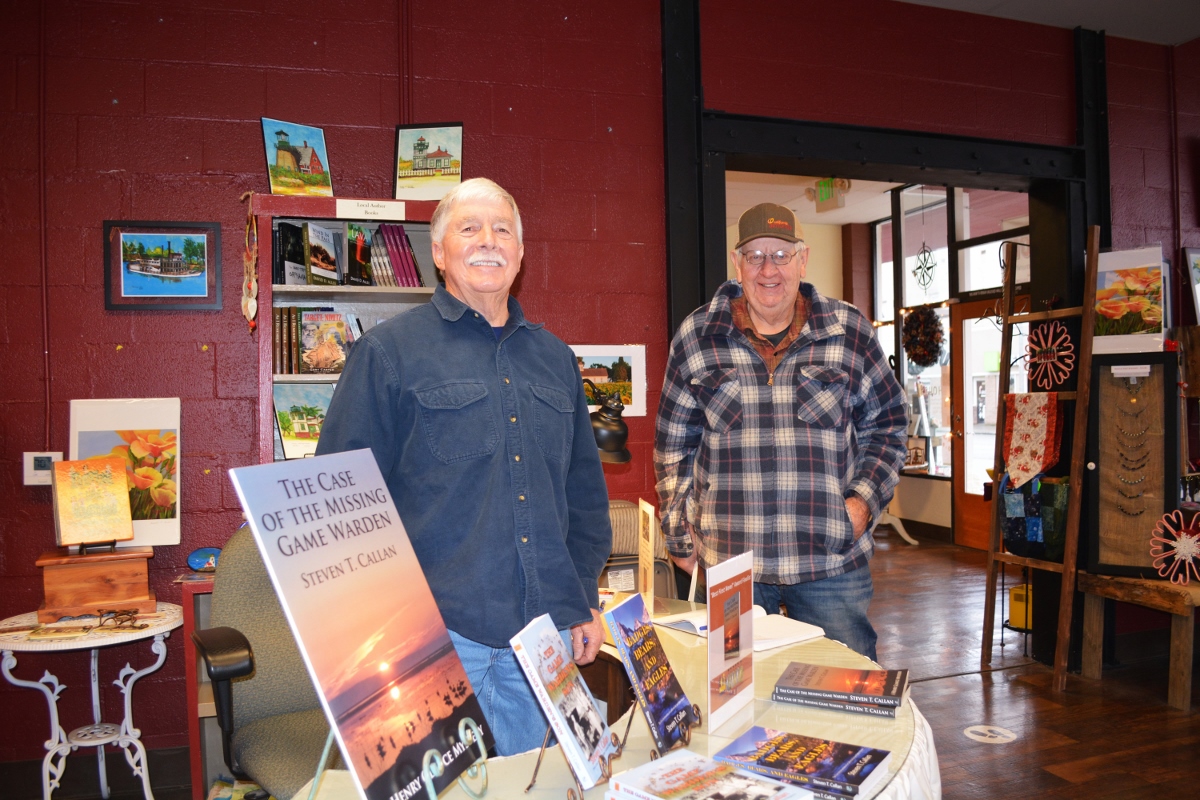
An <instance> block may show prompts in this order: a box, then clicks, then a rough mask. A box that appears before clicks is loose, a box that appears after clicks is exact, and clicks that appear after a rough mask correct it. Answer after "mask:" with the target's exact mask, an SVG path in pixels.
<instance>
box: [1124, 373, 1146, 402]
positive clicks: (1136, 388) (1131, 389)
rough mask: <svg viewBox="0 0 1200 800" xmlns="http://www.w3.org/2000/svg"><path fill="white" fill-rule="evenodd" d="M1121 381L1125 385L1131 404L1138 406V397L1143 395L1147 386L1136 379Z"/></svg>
mask: <svg viewBox="0 0 1200 800" xmlns="http://www.w3.org/2000/svg"><path fill="white" fill-rule="evenodd" d="M1121 380H1122V381H1123V382H1124V383H1125V393H1126V394H1128V395H1129V402H1130V403H1133V404H1135V405H1136V404H1137V401H1138V398H1137V396H1138V395H1139V394H1141V392H1142V389H1144V388H1145V387H1146V384H1145V383H1142V382H1139V381H1138V380H1137V379H1136V378H1134V379H1133V380H1130V379H1129V378H1121Z"/></svg>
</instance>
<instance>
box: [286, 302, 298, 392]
mask: <svg viewBox="0 0 1200 800" xmlns="http://www.w3.org/2000/svg"><path fill="white" fill-rule="evenodd" d="M288 311H289V312H290V316H289V317H288V322H289V324H288V333H289V335H290V336H291V337H292V343H291V347H290V350H291V353H292V368H291V370H290V371H291V374H293V375H299V374H300V309H299V308H298V307H297V306H292V307H291V308H289V309H288Z"/></svg>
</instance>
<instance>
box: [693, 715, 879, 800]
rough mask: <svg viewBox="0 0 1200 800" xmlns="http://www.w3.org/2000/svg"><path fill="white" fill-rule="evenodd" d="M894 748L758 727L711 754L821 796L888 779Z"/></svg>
mask: <svg viewBox="0 0 1200 800" xmlns="http://www.w3.org/2000/svg"><path fill="white" fill-rule="evenodd" d="M891 755H892V754H891V752H890V751H888V750H881V749H879V748H877V747H864V746H862V745H857V744H847V743H845V742H835V741H833V740H831V739H818V738H816V737H813V736H801V735H800V734H796V733H789V732H788V731H780V730H774V729H771V728H763V727H760V726H757V725H756V726H754V727H752V728H750V730H748V731H746V732H745V733H743V734H742V735H741V736H739V737H738V738H737V739H735V740H734V741H733V744H730V745H729V746H728V747H726V748H725V749H723V750H721V751H720V752H719V753H717V754H716V755H715V756H713V758H715V759H716V760H717V761H720V762H723V763H725V764H729V765H731V766H734V767H738V768H739V769H746V770H750V771H751V772H754V773H757V774H759V775H766V776H767V777H769V778H775V779H776V780H782V781H786V782H788V783H796V784H800V785H802V786H804V787H805V788H807V789H810V790H812V792H813V796H814V797H817V798H825V799H828V798H834V799H835V800H836V799H837V798H844V797H858V796H859V795H868V794H870V793H871V792H872V791H873V790H874V789H875V787H876V786H879V785H881V784H882V783H885V782H886V781H887V777H888V762H889V761H890V760H891Z"/></svg>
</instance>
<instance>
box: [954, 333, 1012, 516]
mask: <svg viewBox="0 0 1200 800" xmlns="http://www.w3.org/2000/svg"><path fill="white" fill-rule="evenodd" d="M1025 328H1026V326H1024V325H1017V326H1015V327H1014V329H1013V337H1012V358H1013V367H1012V369H1011V370H1010V373H1009V386H1008V387H1007V388H1004V389H1001V387H1000V348H1001V346H1002V345H1003V334H1002V333H1001V331H1000V321H999V318H998V317H979V318H976V319H968V320H965V321H964V323H963V354H962V355H963V358H962V362H963V376H962V381H963V383H962V385H961V386H960V387H959V390H960V391H962V392H963V399H964V401H965V402H964V403H963V411H964V415H963V439H962V444H963V447H964V448H966V449H965V450H964V456H965V458H964V459H963V463H964V465H965V466H966V471H967V474H966V476H965V479H964V484H963V487H964V489H965V491H966V492H968V493H969V494H976V495H982V494H983V485H984V483H987V482H988V481H990V480H991V479H990V478H989V477H988V475H987V470H988V469H990V468H991V467H992V466H993V464H994V462H995V458H996V412H997V411H998V409H999V406H1000V403H1001V402H1003V399H1004V395H1005V394H1006V393H1008V392H1025V391H1026V390H1027V389H1026V387H1027V380H1026V375H1025V368H1024V365H1023V364H1022V363H1021V358H1022V356H1023V355H1024V353H1025Z"/></svg>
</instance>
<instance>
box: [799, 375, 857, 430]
mask: <svg viewBox="0 0 1200 800" xmlns="http://www.w3.org/2000/svg"><path fill="white" fill-rule="evenodd" d="M798 378H799V380H798V383H797V385H796V417H797V418H798V419H799V420H800V421H801V422H806V423H808V424H809V425H812V426H814V427H817V428H839V427H841V425H842V423H843V421H844V420H845V418H846V408H845V406H846V392H847V390H848V389H849V386H850V376H849V375H848V374H847V373H845V372H843V371H842V370H840V369H834V368H832V367H801V368H800V371H799V374H798Z"/></svg>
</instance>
